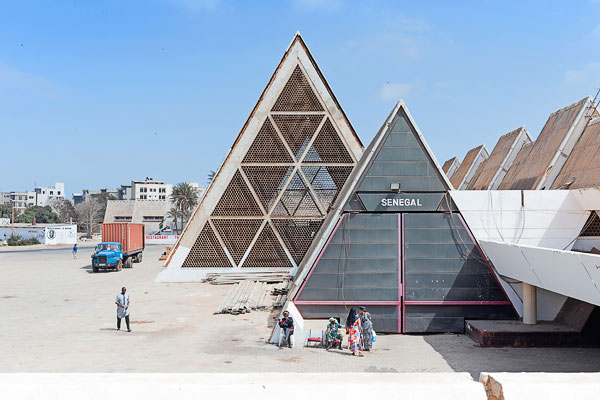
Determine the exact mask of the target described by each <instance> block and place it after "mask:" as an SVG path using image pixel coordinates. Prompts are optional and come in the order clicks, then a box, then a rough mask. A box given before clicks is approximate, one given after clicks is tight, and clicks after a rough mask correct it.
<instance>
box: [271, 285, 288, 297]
mask: <svg viewBox="0 0 600 400" xmlns="http://www.w3.org/2000/svg"><path fill="white" fill-rule="evenodd" d="M287 293H288V282H281V283H279V284H277V285H274V286H273V290H272V291H271V294H272V295H273V296H279V295H280V294H287Z"/></svg>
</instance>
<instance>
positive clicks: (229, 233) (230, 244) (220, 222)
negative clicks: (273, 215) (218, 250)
mask: <svg viewBox="0 0 600 400" xmlns="http://www.w3.org/2000/svg"><path fill="white" fill-rule="evenodd" d="M212 223H213V225H214V226H215V229H216V230H217V232H218V233H219V236H220V237H221V240H223V242H224V243H225V247H227V250H229V254H231V257H233V261H235V263H236V264H239V263H240V261H241V260H242V257H244V254H245V253H246V250H247V249H248V246H250V243H252V239H254V237H255V236H256V232H258V228H260V225H261V224H262V220H261V219H213V220H212Z"/></svg>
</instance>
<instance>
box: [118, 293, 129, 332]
mask: <svg viewBox="0 0 600 400" xmlns="http://www.w3.org/2000/svg"><path fill="white" fill-rule="evenodd" d="M115 304H116V305H117V330H118V331H120V330H121V319H122V318H125V322H126V323H127V332H131V327H130V326H129V304H130V301H129V295H128V294H127V288H126V287H125V286H123V288H121V293H119V294H118V295H117V300H116V301H115Z"/></svg>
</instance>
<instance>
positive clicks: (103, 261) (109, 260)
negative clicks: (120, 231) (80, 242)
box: [92, 242, 123, 272]
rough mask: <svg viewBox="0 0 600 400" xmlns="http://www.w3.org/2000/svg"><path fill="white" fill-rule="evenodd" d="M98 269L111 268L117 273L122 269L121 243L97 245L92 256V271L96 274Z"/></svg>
mask: <svg viewBox="0 0 600 400" xmlns="http://www.w3.org/2000/svg"><path fill="white" fill-rule="evenodd" d="M100 268H102V269H108V268H112V269H116V270H117V271H120V270H121V268H123V247H122V246H121V243H118V242H103V243H98V245H97V246H96V249H95V251H94V254H92V269H93V271H94V272H98V270H99V269H100Z"/></svg>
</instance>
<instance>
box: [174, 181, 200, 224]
mask: <svg viewBox="0 0 600 400" xmlns="http://www.w3.org/2000/svg"><path fill="white" fill-rule="evenodd" d="M171 201H172V202H173V205H174V206H175V208H176V209H177V211H178V213H179V217H180V219H181V228H182V229H183V221H184V218H187V219H189V217H190V215H191V213H192V210H193V209H194V207H196V204H198V194H197V193H196V190H195V189H194V187H193V186H192V185H190V184H189V183H187V182H180V183H178V184H177V185H175V187H174V188H173V193H172V194H171Z"/></svg>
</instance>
